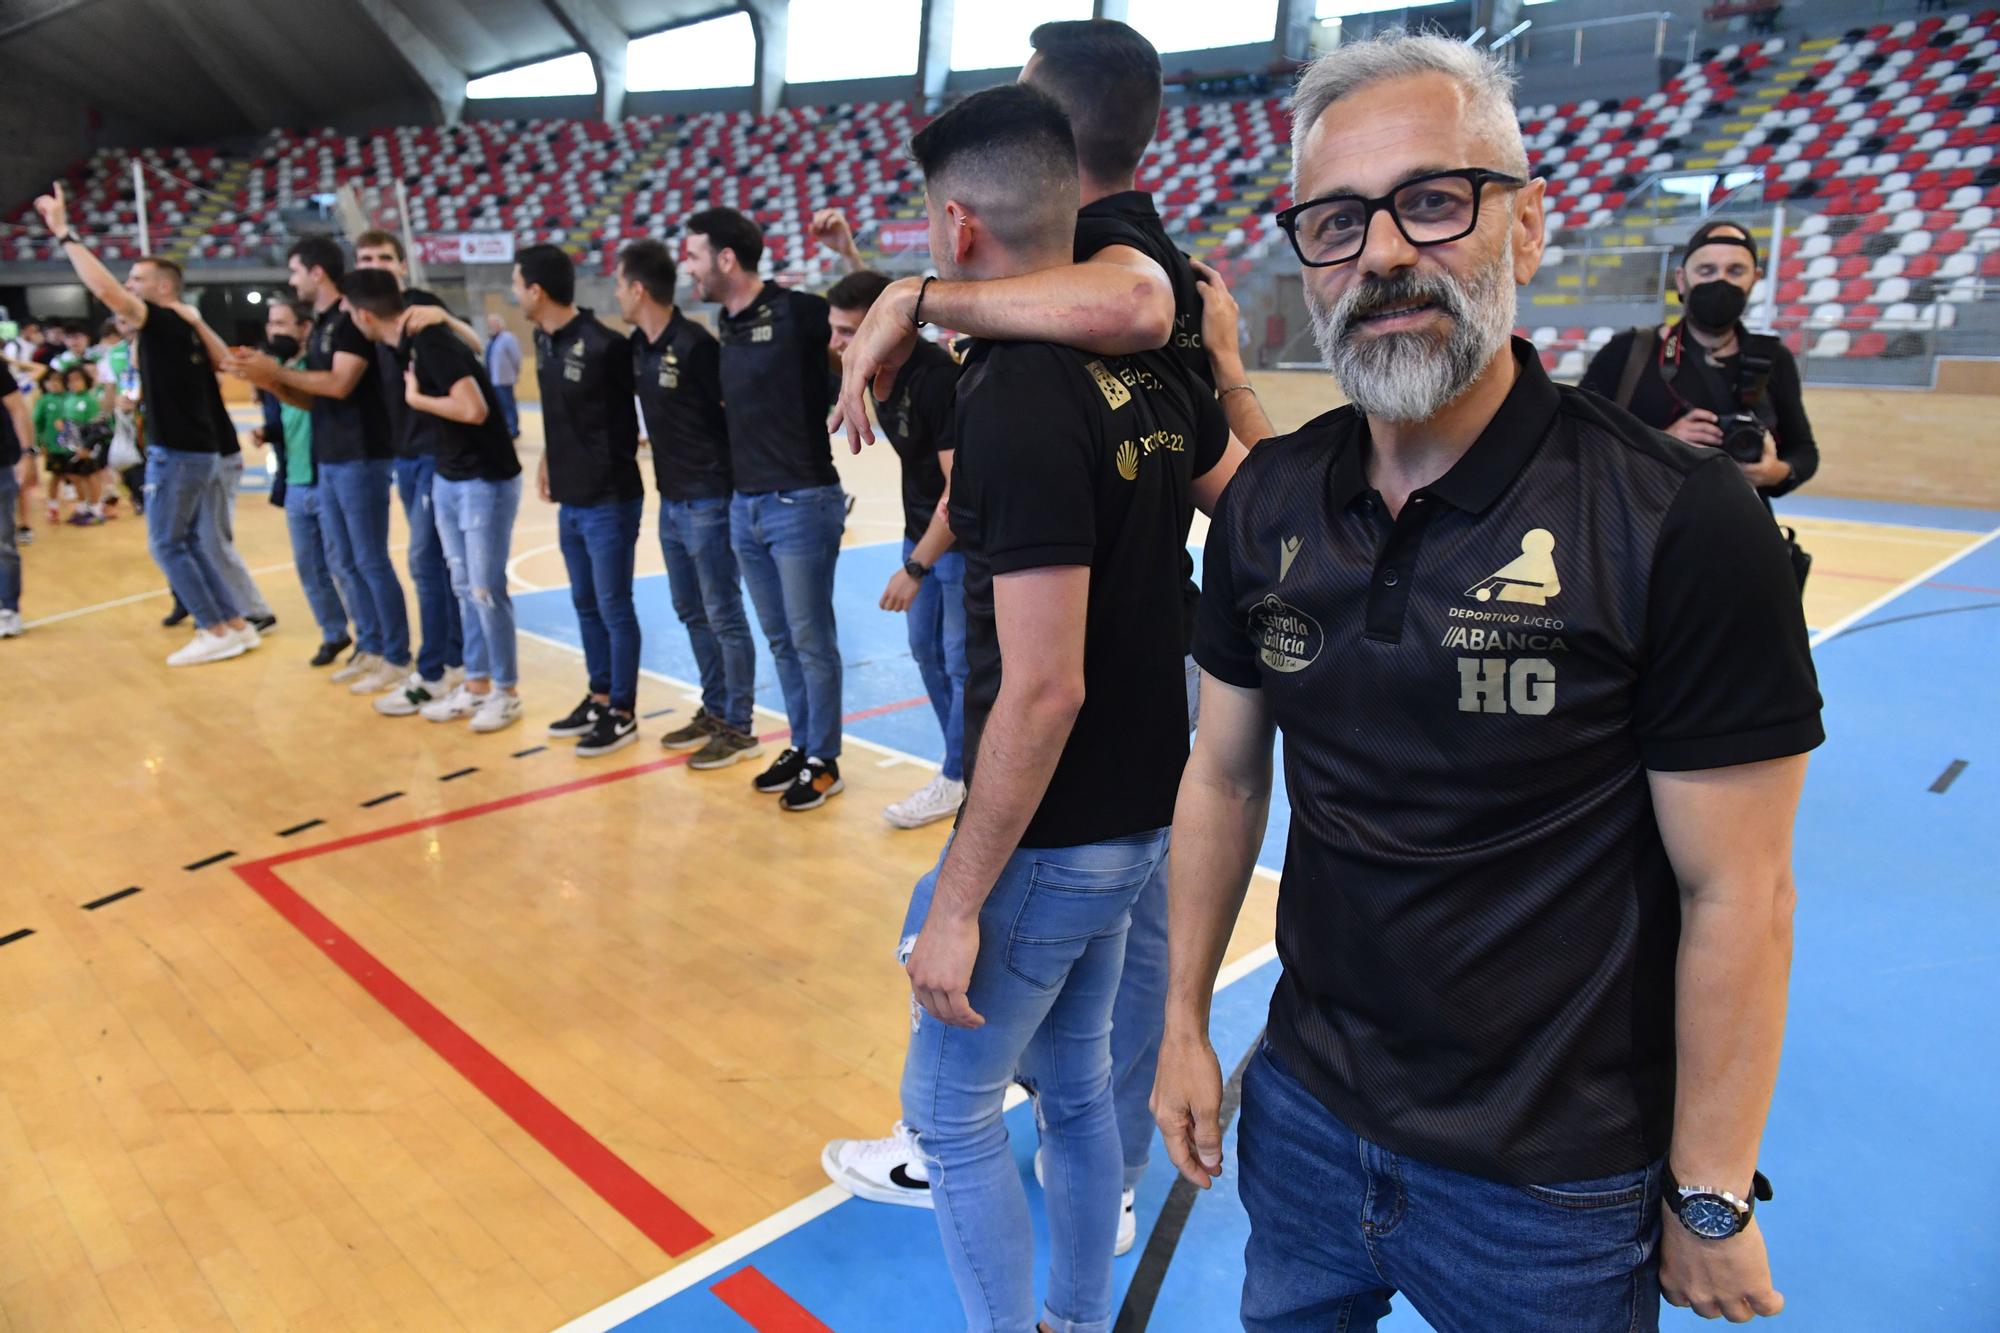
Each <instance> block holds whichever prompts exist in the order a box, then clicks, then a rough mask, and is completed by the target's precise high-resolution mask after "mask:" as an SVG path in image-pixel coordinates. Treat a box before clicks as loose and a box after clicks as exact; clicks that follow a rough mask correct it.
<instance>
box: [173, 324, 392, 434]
mask: <svg viewBox="0 0 2000 1333" xmlns="http://www.w3.org/2000/svg"><path fill="white" fill-rule="evenodd" d="M148 322H149V323H150V322H151V321H150V320H149V321H148ZM340 352H351V353H353V354H354V355H355V356H358V357H360V358H361V359H362V360H363V362H365V363H366V365H365V368H364V369H363V370H362V372H361V378H360V379H359V380H357V381H355V384H354V388H353V390H352V391H351V392H350V393H349V394H348V395H347V397H345V398H324V397H320V396H317V395H315V396H314V398H313V405H312V419H313V434H312V439H313V460H314V461H315V462H317V463H322V464H323V463H359V462H363V461H366V460H368V459H372V458H388V457H390V456H391V455H392V453H393V449H392V446H391V437H390V433H389V409H388V408H387V407H386V406H385V405H384V404H383V402H382V375H381V370H380V368H379V365H378V363H377V362H376V359H375V347H374V344H372V343H370V342H369V341H368V339H367V337H366V336H364V335H363V334H362V332H361V330H360V329H358V328H356V327H355V325H354V321H353V320H352V319H350V318H349V317H348V314H347V312H346V311H345V310H342V309H341V308H340V307H339V306H337V305H336V306H328V307H327V308H326V309H325V310H323V311H321V312H320V314H319V317H318V318H317V319H315V320H313V326H312V332H311V333H310V334H308V335H307V337H306V369H307V370H322V371H324V370H332V369H333V358H334V356H335V355H336V354H337V353H340ZM144 377H145V371H144V369H143V368H141V370H140V382H141V383H143V384H145V386H146V398H147V400H148V401H149V402H150V401H151V399H152V396H153V386H152V384H151V383H150V382H148V381H146V380H145V378H144Z"/></svg>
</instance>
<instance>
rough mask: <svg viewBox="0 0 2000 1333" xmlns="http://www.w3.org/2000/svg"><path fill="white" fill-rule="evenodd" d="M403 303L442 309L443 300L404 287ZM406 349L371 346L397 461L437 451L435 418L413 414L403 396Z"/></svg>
mask: <svg viewBox="0 0 2000 1333" xmlns="http://www.w3.org/2000/svg"><path fill="white" fill-rule="evenodd" d="M403 300H404V301H405V302H406V303H407V304H409V305H430V306H437V307H438V308H440V309H442V308H443V307H444V302H443V301H440V300H438V298H437V297H436V296H433V295H432V294H431V293H429V292H427V291H425V290H423V289H422V288H421V287H409V288H405V289H404V291H403ZM408 346H409V344H408V342H407V341H406V342H402V343H392V342H379V343H376V344H375V376H376V379H377V380H378V381H379V382H380V384H381V386H382V408H383V410H384V411H385V412H386V413H388V416H389V447H390V448H391V449H392V450H393V451H394V452H395V455H396V457H398V458H415V457H417V456H419V455H420V454H430V453H436V452H437V441H436V440H434V439H432V438H431V429H432V427H433V425H434V424H435V423H436V422H437V421H438V418H437V417H434V416H432V415H431V414H430V413H428V412H417V411H413V410H412V409H411V407H410V405H409V403H408V402H407V401H406V400H405V399H404V397H403V372H404V371H406V370H408V369H409V368H410V358H409V355H408V353H407V352H406V351H405V350H404V349H405V348H406V347H408Z"/></svg>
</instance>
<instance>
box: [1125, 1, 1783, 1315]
mask: <svg viewBox="0 0 2000 1333" xmlns="http://www.w3.org/2000/svg"><path fill="white" fill-rule="evenodd" d="M1512 92H1513V90H1512V80H1511V76H1510V75H1509V74H1508V72H1507V70H1506V69H1505V67H1504V66H1502V65H1500V64H1499V63H1497V62H1496V61H1494V60H1492V59H1491V58H1489V57H1488V56H1487V55H1485V54H1483V53H1480V52H1477V51H1475V50H1473V49H1472V48H1469V47H1466V46H1463V45H1460V44H1458V43H1456V42H1453V41H1451V40H1449V39H1446V38H1443V37H1429V36H1416V37H1412V36H1404V35H1400V34H1399V35H1392V36H1390V37H1386V38H1383V39H1379V40H1375V41H1368V42H1359V43H1354V44H1350V45H1345V46H1342V47H1340V48H1339V49H1338V50H1336V51H1334V52H1333V53H1331V54H1329V55H1327V56H1325V57H1323V58H1322V59H1320V60H1319V61H1317V62H1316V63H1314V64H1313V65H1312V66H1311V67H1310V68H1309V69H1308V70H1307V71H1306V72H1305V74H1304V75H1303V77H1302V78H1301V80H1300V82H1299V86H1298V90H1297V92H1296V94H1295V96H1294V99H1293V126H1294V129H1293V153H1292V159H1293V163H1294V166H1293V171H1294V185H1295V187H1296V197H1297V198H1298V199H1299V200H1300V202H1299V203H1298V204H1297V205H1296V206H1294V207H1292V208H1289V209H1287V210H1285V211H1284V213H1282V214H1280V217H1279V220H1280V222H1281V223H1282V224H1283V226H1284V228H1285V230H1286V232H1287V233H1288V234H1289V235H1290V237H1291V240H1292V244H1293V247H1294V248H1295V250H1296V252H1297V254H1298V257H1299V260H1300V262H1301V263H1302V264H1304V265H1305V290H1306V297H1307V303H1308V306H1309V308H1310V310H1311V312H1312V320H1313V329H1314V333H1315V335H1316V337H1317V340H1318V343H1319V347H1320V352H1321V354H1322V356H1323V357H1324V359H1325V362H1326V365H1327V367H1328V368H1329V369H1330V370H1331V371H1332V372H1333V374H1334V377H1335V378H1336V379H1337V380H1338V381H1339V383H1340V386H1341V388H1342V389H1344V390H1345V391H1346V393H1347V395H1348V397H1349V398H1350V399H1351V400H1352V403H1351V406H1348V407H1344V408H1341V409H1339V410H1338V411H1334V412H1330V413H1328V414H1326V415H1325V416H1322V417H1320V418H1318V419H1317V420H1315V421H1312V422H1309V423H1307V424H1306V425H1305V426H1304V427H1303V428H1302V429H1300V430H1299V431H1297V432H1295V433H1294V434H1292V435H1290V436H1285V437H1281V438H1279V439H1275V440H1268V441H1265V442H1264V443H1262V444H1260V445H1258V447H1257V448H1256V449H1255V450H1253V451H1252V452H1251V455H1250V457H1249V459H1248V461H1246V462H1245V463H1244V464H1243V467H1242V469H1241V471H1240V472H1238V474H1237V475H1236V478H1235V480H1234V482H1233V483H1232V484H1231V486H1230V487H1229V488H1228V490H1227V491H1225V492H1224V494H1223V496H1222V501H1221V504H1220V506H1219V507H1218V509H1217V510H1216V513H1215V515H1214V522H1213V525H1212V526H1211V529H1210V531H1209V535H1208V540H1207V545H1206V552H1205V561H1206V574H1205V577H1204V578H1203V581H1202V601H1201V609H1200V615H1199V618H1198V621H1197V628H1196V635H1195V650H1194V651H1195V659H1196V661H1197V663H1198V664H1199V665H1200V667H1201V669H1202V674H1203V679H1202V683H1201V690H1202V720H1201V729H1200V731H1199V732H1198V734H1197V737H1196V741H1195V747H1194V755H1193V758H1192V759H1191V760H1190V761H1189V763H1188V766H1187V769H1186V771H1185V774H1184V776H1183V778H1182V782H1181V788H1180V794H1179V801H1178V804H1177V808H1176V810H1175V817H1174V829H1173V844H1174V859H1173V865H1172V871H1171V877H1170V881H1169V890H1168V901H1169V909H1168V910H1169V928H1168V931H1169V959H1170V961H1169V971H1170V975H1169V981H1168V995H1167V1015H1166V1033H1165V1037H1164V1039H1163V1041H1162V1044H1161V1049H1160V1060H1159V1076H1158V1080H1157V1082H1156V1084H1155V1088H1154V1096H1153V1110H1154V1114H1155V1116H1156V1118H1157V1119H1158V1121H1159V1124H1160V1128H1161V1130H1162V1132H1163V1134H1164V1135H1165V1138H1166V1143H1167V1148H1168V1151H1169V1153H1170V1155H1171V1156H1172V1157H1173V1159H1174V1162H1175V1164H1176V1165H1177V1166H1178V1167H1179V1168H1180V1169H1181V1171H1182V1173H1183V1174H1184V1175H1185V1176H1186V1177H1187V1178H1188V1179H1189V1180H1190V1181H1192V1182H1193V1183H1194V1184H1196V1185H1197V1186H1201V1187H1206V1186H1208V1185H1209V1184H1210V1183H1212V1182H1213V1181H1214V1180H1215V1179H1216V1178H1217V1177H1218V1176H1220V1175H1221V1174H1222V1171H1223V1161H1222V1122H1221V1113H1220V1108H1221V1106H1222V1105H1223V1102H1224V1097H1223V1086H1222V1077H1221V1069H1220V1066H1219V1064H1218V1062H1217V1059H1216V1055H1215V1052H1214V1050H1213V1049H1212V1047H1211V1046H1210V1045H1209V1040H1208V1017H1209V1008H1210V1001H1211V998H1212V995H1213V991H1214V986H1215V979H1216V973H1217V969H1218V968H1219V967H1220V965H1221V961H1222V956H1223V950H1224V947H1225V945H1226V944H1227V942H1228V939H1229V936H1230V931H1231V927H1232V925H1233V923H1234V921H1235V918H1236V915H1237V913H1238V911H1239V910H1240V908H1241V906H1242V901H1243V893H1244V889H1245V887H1246V885H1247V883H1248V881H1249V877H1250V872H1251V869H1252V866H1253V865H1254V863H1255V862H1256V859H1257V850H1258V848H1259V846H1260V845H1261V843H1262V841H1263V833H1264V820H1265V816H1266V812H1267V811H1268V809H1269V800H1270V791H1271V757H1272V742H1273V738H1274V733H1275V732H1277V731H1283V732H1284V733H1285V747H1284V754H1285V780H1286V786H1287V789H1288V791H1289V793H1290V797H1291V807H1292V817H1291V818H1292V823H1291V830H1290V837H1289V841H1288V844H1287V848H1286V857H1285V867H1284V878H1283V882H1282V885H1281V888H1280V890H1279V900H1278V953H1279V957H1280V959H1281V960H1282V961H1283V964H1284V974H1283V976H1282V978H1281V979H1280V981H1279V983H1278V987H1277V991H1276V994H1275V995H1274V997H1273V999H1272V1003H1271V1013H1270V1022H1269V1026H1268V1029H1267V1034H1266V1037H1265V1039H1264V1040H1263V1041H1261V1042H1259V1043H1258V1049H1257V1050H1256V1051H1254V1052H1253V1054H1252V1055H1251V1057H1250V1058H1249V1059H1248V1061H1247V1062H1246V1065H1245V1066H1244V1071H1243V1075H1242V1078H1243V1083H1242V1101H1241V1107H1242V1110H1241V1120H1240V1124H1239V1126H1238V1130H1239V1137H1238V1145H1239V1152H1240V1157H1241V1161H1240V1167H1241V1175H1240V1178H1239V1179H1238V1181H1237V1186H1238V1190H1239V1192H1240V1194H1241V1197H1242V1199H1243V1203H1244V1206H1245V1208H1246V1210H1247V1211H1248V1213H1249V1216H1250V1225H1251V1230H1250V1241H1249V1245H1248V1247H1247V1249H1246V1251H1245V1262H1246V1268H1247V1273H1246V1278H1245V1282H1244V1289H1243V1307H1242V1314H1243V1323H1244V1326H1245V1327H1246V1328H1248V1329H1251V1330H1256V1333H1272V1331H1274V1330H1308V1329H1311V1330H1322V1329H1329V1328H1339V1329H1344V1330H1350V1331H1355V1330H1367V1329H1373V1328H1375V1327H1376V1325H1377V1322H1378V1320H1380V1319H1381V1317H1382V1316H1383V1315H1385V1314H1387V1313H1388V1311H1389V1306H1390V1299H1391V1297H1392V1296H1393V1295H1394V1294H1395V1293H1397V1292H1399V1291H1400V1292H1401V1293H1403V1294H1404V1295H1405V1296H1406V1297H1408V1299H1409V1300H1410V1302H1411V1303H1412V1304H1413V1305H1414V1306H1416V1308H1417V1310H1418V1311H1419V1312H1420V1313H1421V1314H1423V1315H1424V1316H1425V1318H1427V1319H1428V1320H1429V1321H1430V1323H1431V1324H1432V1325H1433V1326H1434V1327H1437V1328H1439V1329H1479V1330H1482V1333H1489V1331H1500V1333H1513V1331H1515V1330H1520V1331H1521V1333H1528V1331H1529V1330H1532V1331H1533V1333H1600V1331H1608V1330H1613V1329H1616V1330H1620V1331H1621V1333H1624V1331H1628V1330H1640V1329H1654V1328H1657V1327H1658V1322H1659V1305H1660V1298H1661V1295H1662V1294H1663V1293H1664V1294H1665V1296H1666V1298H1667V1299H1668V1300H1670V1301H1673V1302H1674V1303H1676V1304H1682V1305H1690V1306H1692V1307H1693V1308H1694V1309H1695V1310H1696V1311H1697V1312H1698V1313H1700V1314H1703V1315H1705V1316H1710V1317H1714V1316H1722V1317H1725V1318H1728V1319H1730V1320H1732V1321H1738V1322H1741V1321H1747V1320H1749V1319H1751V1318H1753V1317H1754V1316H1756V1315H1771V1314H1776V1313H1777V1312H1778V1310H1779V1309H1780V1308H1781V1306H1782V1304H1783V1298H1782V1297H1780V1296H1779V1295H1778V1293H1777V1292H1776V1291H1775V1290H1774V1289H1773V1287H1772V1284H1771V1273H1770V1265H1769V1262H1768V1260H1767V1258H1766V1254H1765V1249H1764V1242H1763V1238H1762V1235H1761V1233H1760V1231H1759V1229H1758V1222H1757V1221H1756V1220H1753V1217H1752V1211H1753V1209H1754V1206H1755V1202H1756V1201H1757V1200H1765V1199H1769V1198H1770V1197H1771V1195H1770V1188H1769V1183H1768V1182H1767V1181H1765V1179H1764V1178H1763V1176H1762V1175H1760V1174H1759V1173H1758V1171H1757V1165H1758V1148H1759V1141H1760V1139H1761V1137H1762V1133H1763V1128H1764V1119H1765V1114H1766V1112H1767V1110H1768V1108H1769V1104H1770V1098H1771V1092H1772V1087H1773V1084H1774V1082H1775V1080H1776V1077H1777V1068H1778V1051H1779V1046H1780V1044H1781V1042H1782V1038H1783V1031H1784V1010H1785V980H1786V973H1787V970H1788V967H1789V964H1790V956H1791V916H1792V903H1793V897H1794V892H1793V885H1792V875H1791V832H1792V820H1793V815H1794V812H1795V810H1796V807H1797V803H1798V797H1799V791H1800V787H1801V784H1802V782H1803V780H1804V777H1805V765H1806V761H1805V753H1806V752H1807V751H1808V750H1811V749H1812V748H1813V747H1814V746H1816V745H1818V744H1819V743H1820V741H1821V739H1822V733H1821V730H1820V721H1819V706H1820V700H1819V693H1818V689H1817V684H1816V681H1815V677H1814V675H1813V666H1812V659H1811V656H1810V654H1809V652H1808V649H1807V644H1806V631H1805V624H1804V620H1803V618H1802V616H1801V614H1800V611H1799V603H1798V598H1797V595H1796V593H1795V591H1794V589H1793V584H1792V576H1791V572H1790V570H1789V568H1788V565H1787V561H1786V555H1785V550H1784V547H1783V545H1782V543H1781V542H1780V541H1779V539H1778V535H1777V533H1776V531H1775V529H1774V528H1773V527H1772V524H1771V522H1770V520H1769V518H1768V517H1766V515H1765V513H1764V511H1763V508H1762V506H1761V505H1760V504H1759V503H1758V499H1757V496H1756V494H1755V492H1754V491H1752V490H1751V488H1750V486H1749V484H1748V483H1747V482H1745V480H1744V478H1743V475H1742V473H1741V472H1740V471H1739V470H1738V469H1737V467H1736V466H1735V464H1734V463H1732V462H1731V461H1730V459H1729V458H1728V456H1727V455H1725V454H1723V453H1721V452H1720V451H1717V450H1713V449H1701V448H1696V447H1694V446H1692V445H1688V444H1685V443H1683V442H1681V441H1679V440H1676V439H1673V438H1670V437H1668V436H1666V435H1662V434H1660V433H1658V432H1655V431H1653V430H1651V429H1650V428H1648V427H1646V426H1645V425H1643V424H1641V423H1640V422H1639V421H1637V420H1635V419H1634V418H1632V417H1631V416H1630V415H1628V414H1626V413H1624V412H1622V411H1620V410H1618V409H1617V408H1615V407H1613V406H1612V405H1610V404H1608V403H1605V402H1603V401H1602V400H1601V399H1598V398H1596V397H1594V396H1592V395H1589V394H1586V393H1584V392H1582V391H1580V390H1575V389H1568V388H1559V387H1557V386H1556V385H1554V384H1552V383H1551V382H1550V381H1549V379H1548V377H1547V375H1546V374H1544V373H1543V370H1542V366H1541V362H1540V359H1539V358H1538V356H1537V355H1536V352H1535V349H1534V348H1533V347H1531V346H1530V345H1528V344H1527V343H1526V342H1525V341H1522V340H1520V339H1516V338H1513V337H1512V336H1511V331H1512V329H1513V327H1514V318H1515V300H1516V288H1517V286H1518V285H1519V284H1521V283H1524V282H1526V281H1527V280H1528V279H1529V278H1530V277H1532V276H1533V275H1534V272H1535V269H1536V267H1537V265H1538V264H1539V263H1540V261H1541V255H1542V184H1541V182H1540V181H1535V180H1531V179H1530V177H1529V172H1528V168H1527V159H1526V153H1525V151H1524V148H1523V146H1522V142H1521V136H1520V131H1519V128H1518V126H1517V123H1516V120H1515V114H1514V108H1513V99H1512ZM1744 663H1754V664H1755V669H1754V670H1749V671H1746V670H1741V669H1739V668H1740V666H1741V665H1742V664H1744Z"/></svg>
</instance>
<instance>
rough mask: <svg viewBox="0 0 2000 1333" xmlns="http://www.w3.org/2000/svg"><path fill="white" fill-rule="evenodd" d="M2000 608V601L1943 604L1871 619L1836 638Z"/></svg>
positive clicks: (1843, 631) (1845, 630) (1842, 632)
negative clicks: (1909, 622)
mask: <svg viewBox="0 0 2000 1333" xmlns="http://www.w3.org/2000/svg"><path fill="white" fill-rule="evenodd" d="M1995 610H2000V602H1974V603H1972V604H1971V605H1970V606H1941V607H1939V608H1938V609H1937V610H1935V611H1912V612H1910V613H1909V614H1908V615H1904V616H1888V617H1886V618H1884V619H1882V620H1871V621H1869V622H1868V623H1867V624H1865V625H1855V626H1852V627H1851V628H1848V629H1844V630H1842V631H1841V632H1840V633H1839V634H1837V635H1835V636H1834V637H1835V638H1840V639H1844V638H1846V637H1847V636H1848V635H1850V634H1861V633H1863V632H1865V631H1867V630H1871V629H1886V628H1887V627H1888V626H1890V625H1901V624H1904V623H1905V622H1907V621H1911V620H1929V619H1930V618H1931V617H1932V616H1956V615H1963V614H1964V613H1965V612H1967V611H1995Z"/></svg>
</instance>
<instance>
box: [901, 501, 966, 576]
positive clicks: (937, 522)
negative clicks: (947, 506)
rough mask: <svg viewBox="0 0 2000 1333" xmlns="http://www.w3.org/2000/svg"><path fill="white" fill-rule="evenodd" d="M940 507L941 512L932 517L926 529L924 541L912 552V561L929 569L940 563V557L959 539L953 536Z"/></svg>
mask: <svg viewBox="0 0 2000 1333" xmlns="http://www.w3.org/2000/svg"><path fill="white" fill-rule="evenodd" d="M942 509H943V507H942V506H940V507H939V512H936V513H933V514H932V515H931V525H930V526H929V527H928V528H925V529H924V535H923V539H922V540H921V541H919V542H918V543H917V545H916V548H915V549H914V550H912V551H911V552H910V559H912V560H914V561H916V562H917V563H918V564H920V565H922V566H923V567H924V568H926V569H929V568H930V567H931V566H932V565H935V564H936V563H937V562H938V557H939V556H942V555H943V554H944V553H945V552H946V551H949V550H950V549H951V546H952V543H953V542H955V541H957V540H958V538H957V537H955V536H954V535H953V534H952V531H951V524H950V522H948V521H947V520H946V518H945V516H944V513H943V512H942Z"/></svg>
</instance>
